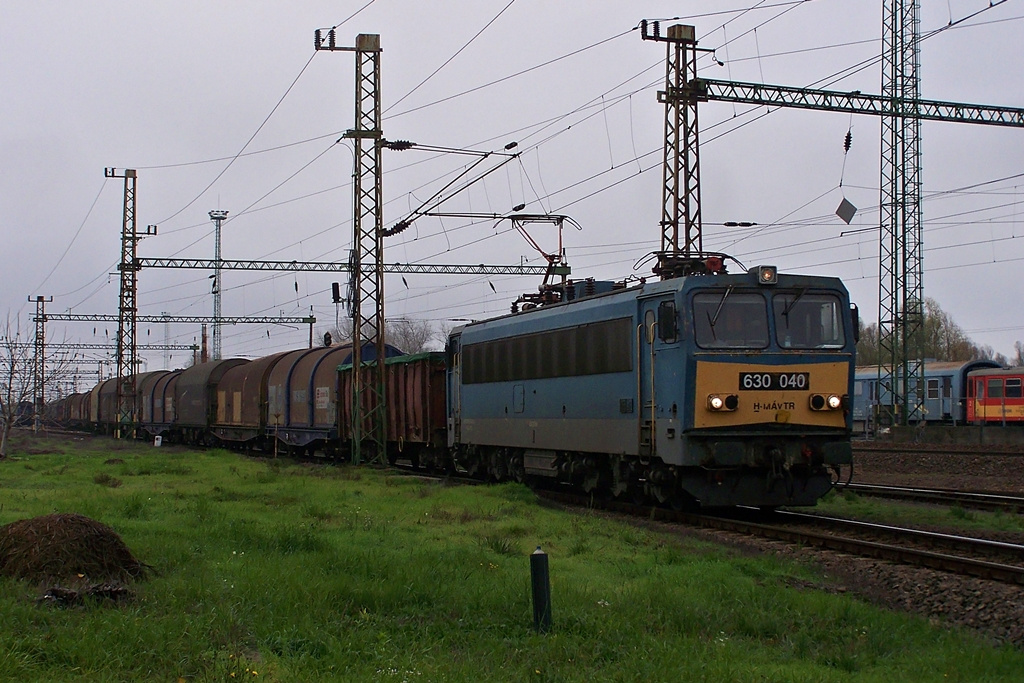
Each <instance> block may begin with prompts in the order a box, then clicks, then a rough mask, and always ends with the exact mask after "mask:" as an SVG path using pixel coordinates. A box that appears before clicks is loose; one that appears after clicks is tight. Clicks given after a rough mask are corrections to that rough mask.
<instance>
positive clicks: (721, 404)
mask: <svg viewBox="0 0 1024 683" xmlns="http://www.w3.org/2000/svg"><path fill="white" fill-rule="evenodd" d="M739 404H740V397H739V396H737V395H736V394H728V395H726V396H720V395H719V394H711V395H710V396H708V410H710V411H712V412H719V411H723V410H724V411H727V412H732V411H734V410H736V408H737V407H738V406H739Z"/></svg>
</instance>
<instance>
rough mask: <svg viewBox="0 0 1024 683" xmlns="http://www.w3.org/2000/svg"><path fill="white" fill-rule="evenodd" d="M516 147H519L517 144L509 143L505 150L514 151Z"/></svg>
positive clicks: (514, 142)
mask: <svg viewBox="0 0 1024 683" xmlns="http://www.w3.org/2000/svg"><path fill="white" fill-rule="evenodd" d="M518 146H519V143H518V142H516V141H515V140H513V141H512V142H510V143H508V144H507V145H505V150H506V151H507V150H510V149H515V148H516V147H518Z"/></svg>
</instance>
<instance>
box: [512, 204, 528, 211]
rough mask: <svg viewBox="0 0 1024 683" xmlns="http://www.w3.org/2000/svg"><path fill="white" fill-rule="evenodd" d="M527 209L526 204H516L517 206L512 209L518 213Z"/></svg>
mask: <svg viewBox="0 0 1024 683" xmlns="http://www.w3.org/2000/svg"><path fill="white" fill-rule="evenodd" d="M525 208H526V204H516V205H515V206H513V207H512V210H513V211H517V212H518V211H522V210H523V209H525Z"/></svg>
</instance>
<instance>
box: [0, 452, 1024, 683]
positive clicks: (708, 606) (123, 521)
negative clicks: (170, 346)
mask: <svg viewBox="0 0 1024 683" xmlns="http://www.w3.org/2000/svg"><path fill="white" fill-rule="evenodd" d="M19 446H20V447H19ZM111 458H117V459H120V460H123V462H122V463H113V464H106V461H108V460H109V459H111ZM52 512H75V513H79V514H83V515H87V516H89V517H91V518H93V519H95V520H98V521H101V522H103V523H105V524H108V525H110V526H111V527H113V528H114V529H115V530H116V531H117V532H118V533H119V534H120V535H121V537H122V538H123V539H124V541H125V542H126V543H127V544H128V546H129V547H130V548H131V550H132V552H133V553H134V554H135V556H136V557H137V558H138V559H140V560H142V561H144V562H146V563H149V564H150V565H153V567H154V568H155V570H156V573H155V574H154V575H153V576H151V577H150V578H148V579H146V580H144V581H141V582H138V583H136V584H135V585H134V589H135V591H136V598H135V600H134V601H132V602H130V603H128V604H124V605H104V604H90V605H88V606H86V607H79V608H71V609H61V608H57V607H53V606H46V605H37V604H36V603H35V602H34V600H35V598H36V597H38V596H39V595H40V593H41V591H42V589H43V588H44V587H41V586H38V585H32V584H29V583H27V582H21V581H15V580H13V579H0V588H2V590H0V624H2V628H0V679H2V680H5V681H6V680H11V681H79V680H80V681H107V680H110V681H119V680H125V681H142V680H156V681H161V680H167V681H177V680H185V681H231V680H235V681H237V680H242V679H246V680H273V681H318V680H324V681H329V680H339V681H393V682H395V683H398V682H400V681H422V682H428V681H467V682H468V681H474V682H476V681H588V682H594V681H815V682H817V681H847V680H856V681H894V680H903V681H982V680H992V681H995V680H1008V681H1009V680H1020V676H1021V672H1022V671H1024V653H1022V652H1020V651H1017V650H1014V649H1012V648H1009V647H994V646H992V645H990V644H987V643H985V642H984V641H982V640H981V639H980V638H978V637H976V636H974V635H972V634H969V633H966V632H962V631H950V630H946V629H943V628H942V627H940V626H935V625H930V624H929V623H928V622H927V621H926V620H924V619H920V618H915V617H910V616H905V615H902V614H894V613H889V612H886V611H883V610H880V609H877V608H875V607H872V606H870V605H867V604H865V603H863V602H861V601H860V600H858V599H856V598H855V597H852V596H850V595H845V594H831V593H829V592H826V591H824V590H819V589H818V588H819V587H824V586H825V580H824V579H823V578H822V577H820V576H817V575H816V574H815V573H814V571H813V570H811V569H808V568H806V567H803V566H800V565H795V564H792V563H791V562H788V561H786V560H783V559H779V558H773V557H749V556H740V555H737V554H736V553H734V552H732V551H730V550H728V549H725V548H722V547H718V546H714V545H708V544H703V543H698V542H695V541H685V540H683V541H681V540H678V539H677V538H675V537H668V536H662V535H659V534H658V533H655V532H651V531H647V530H644V529H639V528H637V527H634V526H631V525H628V524H625V523H621V522H616V521H609V520H606V519H603V518H601V517H598V516H580V515H573V514H566V513H564V512H561V511H559V510H556V509H552V508H549V507H545V506H543V505H541V504H539V503H538V501H537V500H536V498H535V497H534V495H533V494H532V493H531V492H530V491H529V490H528V489H526V488H524V487H521V486H510V485H503V486H488V487H483V486H481V487H465V486H444V485H440V484H437V483H434V482H428V481H424V480H419V479H416V478H412V477H406V476H400V475H397V474H394V473H389V472H387V471H382V470H376V469H372V468H365V467H364V468H353V467H344V466H340V467H333V466H314V465H304V464H297V463H292V462H289V461H282V460H277V461H267V460H255V459H251V458H246V457H242V456H239V455H236V454H233V453H228V452H225V451H219V450H212V451H206V452H190V451H185V450H179V449H171V448H153V447H150V446H145V445H135V444H124V443H121V442H113V441H110V440H105V439H95V440H88V439H87V440H83V441H77V442H71V441H67V440H52V441H47V440H23V441H21V442H19V444H18V446H16V448H15V450H14V453H13V457H12V458H10V459H9V460H7V461H4V462H0V525H2V524H7V523H9V522H13V521H15V520H19V519H24V518H28V517H34V516H37V515H43V514H49V513H52ZM537 545H540V546H542V547H543V548H544V550H545V551H546V552H547V553H548V554H549V559H550V568H551V584H552V588H551V590H552V601H553V622H554V623H553V628H552V630H551V632H550V633H548V634H543V635H542V634H538V633H535V632H534V630H533V616H532V602H531V595H530V574H529V557H528V556H529V553H530V552H532V551H533V550H534V548H535V547H536V546H537Z"/></svg>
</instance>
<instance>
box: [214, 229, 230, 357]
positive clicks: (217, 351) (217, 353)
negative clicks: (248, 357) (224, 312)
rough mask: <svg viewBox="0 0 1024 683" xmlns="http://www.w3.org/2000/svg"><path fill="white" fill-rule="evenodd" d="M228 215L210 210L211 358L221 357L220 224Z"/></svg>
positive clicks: (221, 289) (221, 288)
mask: <svg viewBox="0 0 1024 683" xmlns="http://www.w3.org/2000/svg"><path fill="white" fill-rule="evenodd" d="M227 217H228V212H227V211H222V210H220V209H218V210H216V211H211V212H210V219H211V220H213V224H214V226H216V227H215V228H214V247H213V321H214V322H213V359H214V360H220V359H221V333H220V317H221V312H220V293H221V292H222V291H223V287H222V283H221V280H220V277H221V258H220V226H221V223H223V222H224V219H225V218H227Z"/></svg>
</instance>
